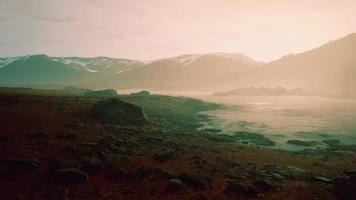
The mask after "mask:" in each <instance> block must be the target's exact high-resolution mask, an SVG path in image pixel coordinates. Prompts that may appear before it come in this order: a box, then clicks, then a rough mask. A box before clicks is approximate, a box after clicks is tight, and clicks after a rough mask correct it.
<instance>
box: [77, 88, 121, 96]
mask: <svg viewBox="0 0 356 200" xmlns="http://www.w3.org/2000/svg"><path fill="white" fill-rule="evenodd" d="M84 96H88V97H116V96H117V92H116V91H115V90H113V89H107V90H97V91H89V92H86V93H84Z"/></svg>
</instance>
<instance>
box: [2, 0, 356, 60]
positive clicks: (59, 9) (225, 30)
mask: <svg viewBox="0 0 356 200" xmlns="http://www.w3.org/2000/svg"><path fill="white" fill-rule="evenodd" d="M351 32H356V0H0V57H4V56H16V55H25V54H37V53H45V54H48V55H51V56H99V55H102V56H111V57H127V58H136V59H154V58H161V57H168V56H175V55H179V54H188V53H204V52H236V53H243V54H246V55H248V56H250V57H252V58H254V59H257V60H261V61H269V60H272V59H276V58H279V57H281V56H283V55H285V54H289V53H298V52H302V51H305V50H309V49H311V48H314V47H317V46H319V45H321V44H323V43H326V42H328V41H330V40H335V39H337V38H340V37H343V36H345V35H347V34H348V33H351Z"/></svg>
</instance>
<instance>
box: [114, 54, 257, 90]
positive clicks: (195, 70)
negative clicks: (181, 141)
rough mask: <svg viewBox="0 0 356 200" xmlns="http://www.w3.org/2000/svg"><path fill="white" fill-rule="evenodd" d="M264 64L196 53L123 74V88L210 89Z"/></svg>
mask: <svg viewBox="0 0 356 200" xmlns="http://www.w3.org/2000/svg"><path fill="white" fill-rule="evenodd" d="M260 65H261V63H260V62H256V61H253V60H252V59H250V58H248V57H246V56H242V55H237V54H223V53H211V54H192V55H183V56H179V57H174V58H167V59H161V60H157V61H154V62H152V63H148V64H146V65H144V66H142V67H139V68H135V69H133V70H131V71H128V72H127V73H122V74H120V75H119V79H118V80H120V85H121V86H125V87H136V88H137V87H138V88H140V87H141V88H142V87H144V88H153V89H189V90H196V89H199V90H206V89H211V87H219V80H221V79H223V78H225V77H227V76H231V75H232V74H239V73H243V72H246V71H250V70H253V69H256V68H257V67H258V66H260Z"/></svg>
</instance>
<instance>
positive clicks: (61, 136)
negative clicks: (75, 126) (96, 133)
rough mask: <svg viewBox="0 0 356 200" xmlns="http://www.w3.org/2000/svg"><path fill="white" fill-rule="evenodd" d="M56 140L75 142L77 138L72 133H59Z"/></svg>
mask: <svg viewBox="0 0 356 200" xmlns="http://www.w3.org/2000/svg"><path fill="white" fill-rule="evenodd" d="M57 138H58V139H62V140H76V139H78V136H77V135H75V134H72V133H60V134H59V135H58V136H57Z"/></svg>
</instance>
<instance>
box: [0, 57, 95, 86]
mask: <svg viewBox="0 0 356 200" xmlns="http://www.w3.org/2000/svg"><path fill="white" fill-rule="evenodd" d="M87 74H88V72H86V71H84V70H81V69H75V68H73V67H71V66H70V65H66V64H64V63H61V62H57V61H53V60H52V59H51V58H49V57H48V56H46V55H35V56H29V57H22V58H19V59H17V60H15V61H13V62H11V63H10V64H8V65H5V66H4V67H2V68H0V83H1V84H4V85H71V84H77V83H78V82H79V81H80V80H82V79H84V78H85V77H86V76H87Z"/></svg>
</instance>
